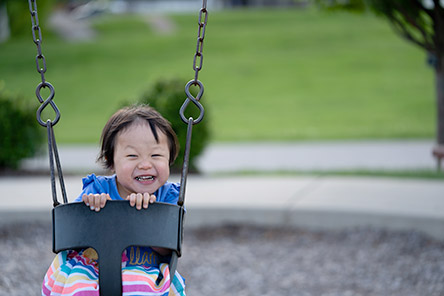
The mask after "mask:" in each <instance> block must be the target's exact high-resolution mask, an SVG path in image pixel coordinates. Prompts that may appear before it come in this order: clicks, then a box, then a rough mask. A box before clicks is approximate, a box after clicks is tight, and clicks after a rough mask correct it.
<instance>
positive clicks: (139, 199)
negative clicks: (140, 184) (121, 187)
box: [126, 192, 156, 210]
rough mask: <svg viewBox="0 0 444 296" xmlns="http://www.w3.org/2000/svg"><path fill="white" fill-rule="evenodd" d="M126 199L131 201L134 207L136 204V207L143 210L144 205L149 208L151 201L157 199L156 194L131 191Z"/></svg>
mask: <svg viewBox="0 0 444 296" xmlns="http://www.w3.org/2000/svg"><path fill="white" fill-rule="evenodd" d="M126 200H129V201H130V205H131V206H132V207H134V206H136V209H138V210H141V209H142V206H143V208H144V209H148V206H149V204H150V203H154V202H155V201H156V196H155V195H154V194H149V193H148V192H145V193H143V194H142V193H131V194H130V195H128V196H127V197H126Z"/></svg>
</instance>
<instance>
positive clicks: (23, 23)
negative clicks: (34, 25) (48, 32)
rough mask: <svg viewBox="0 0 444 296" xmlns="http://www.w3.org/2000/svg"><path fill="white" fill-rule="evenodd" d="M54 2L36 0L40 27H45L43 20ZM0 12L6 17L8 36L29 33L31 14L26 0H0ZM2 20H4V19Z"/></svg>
mask: <svg viewBox="0 0 444 296" xmlns="http://www.w3.org/2000/svg"><path fill="white" fill-rule="evenodd" d="M55 2H56V1H55V0H37V9H38V17H39V23H40V25H42V27H46V26H45V22H46V20H47V19H48V17H49V15H50V13H51V11H52V8H53V6H54V4H55ZM0 12H2V16H6V18H7V20H6V23H7V26H8V28H7V29H9V32H8V34H7V35H8V36H11V37H16V36H22V35H27V34H31V15H30V13H29V4H28V1H24V0H22V1H17V0H0ZM3 21H4V22H5V20H3ZM4 28H5V27H4ZM3 34H6V33H3Z"/></svg>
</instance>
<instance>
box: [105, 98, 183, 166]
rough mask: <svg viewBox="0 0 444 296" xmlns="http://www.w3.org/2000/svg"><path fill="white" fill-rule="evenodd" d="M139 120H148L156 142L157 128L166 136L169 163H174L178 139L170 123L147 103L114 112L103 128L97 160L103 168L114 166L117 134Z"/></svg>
mask: <svg viewBox="0 0 444 296" xmlns="http://www.w3.org/2000/svg"><path fill="white" fill-rule="evenodd" d="M139 120H145V121H147V122H148V124H149V126H150V128H151V131H152V132H153V135H154V138H155V139H156V141H157V142H159V135H158V132H157V129H159V130H160V131H161V132H162V133H164V134H165V135H166V136H167V139H168V146H169V147H168V148H169V149H170V163H169V164H170V165H172V164H173V163H174V161H175V160H176V158H177V154H178V153H179V141H178V140H177V136H176V133H175V132H174V130H173V128H172V127H171V123H170V122H169V121H168V120H166V119H165V118H163V117H162V115H160V113H159V112H157V111H156V110H155V109H154V108H152V107H149V106H148V105H133V106H130V107H125V108H122V109H120V110H118V111H117V112H116V113H114V114H113V115H112V116H111V117H110V119H109V120H108V122H107V123H106V125H105V127H104V128H103V131H102V136H101V139H100V141H101V149H100V155H99V157H98V158H97V160H98V161H101V162H102V163H103V165H104V166H105V168H107V169H111V168H112V167H113V166H114V148H115V144H116V143H115V142H116V137H117V135H118V134H119V133H120V132H121V131H123V130H125V129H126V128H128V127H129V126H131V125H132V124H133V123H135V122H137V121H139Z"/></svg>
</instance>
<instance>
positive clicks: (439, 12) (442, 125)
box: [316, 0, 444, 147]
mask: <svg viewBox="0 0 444 296" xmlns="http://www.w3.org/2000/svg"><path fill="white" fill-rule="evenodd" d="M316 2H317V3H318V4H319V5H320V6H321V7H322V8H326V9H331V10H334V9H345V10H350V11H360V12H363V11H366V10H371V11H373V12H374V13H375V14H377V15H379V16H382V17H384V18H386V19H387V20H389V22H390V23H391V25H392V26H393V27H394V29H395V31H396V32H397V33H398V34H399V35H400V36H402V37H403V38H404V39H406V40H408V41H410V42H412V43H414V44H415V45H417V46H419V47H421V48H423V49H424V50H425V51H426V53H427V57H428V63H429V64H430V65H431V66H432V67H433V69H434V70H435V79H436V102H437V130H436V133H437V134H436V140H437V144H438V146H441V147H443V146H444V1H443V0H316Z"/></svg>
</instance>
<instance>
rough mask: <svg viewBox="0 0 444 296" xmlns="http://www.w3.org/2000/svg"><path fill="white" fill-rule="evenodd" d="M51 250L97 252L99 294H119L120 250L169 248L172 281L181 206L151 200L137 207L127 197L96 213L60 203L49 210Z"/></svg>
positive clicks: (79, 205) (178, 249) (178, 245)
mask: <svg viewBox="0 0 444 296" xmlns="http://www.w3.org/2000/svg"><path fill="white" fill-rule="evenodd" d="M52 217H53V252H54V253H58V252H60V251H63V250H70V249H78V248H87V247H92V248H94V249H95V250H96V251H97V253H98V254H99V288H100V295H103V296H105V295H106V296H120V295H122V277H121V271H122V252H123V250H124V249H125V248H127V247H129V246H131V245H136V246H156V247H162V248H168V249H171V250H172V255H171V259H170V262H169V270H170V280H171V282H172V280H173V278H174V274H175V270H176V266H177V259H178V257H180V255H181V244H182V234H183V217H184V210H183V207H181V206H178V205H172V204H167V203H154V204H152V205H150V206H149V208H148V209H146V210H145V209H144V210H137V209H135V208H134V207H131V206H130V205H129V202H128V201H109V202H108V203H107V204H106V207H104V208H103V209H102V210H101V211H100V213H95V212H94V211H91V210H90V209H89V207H86V206H85V204H84V203H83V202H82V203H69V204H62V205H59V206H57V207H55V208H54V209H53V210H52Z"/></svg>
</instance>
